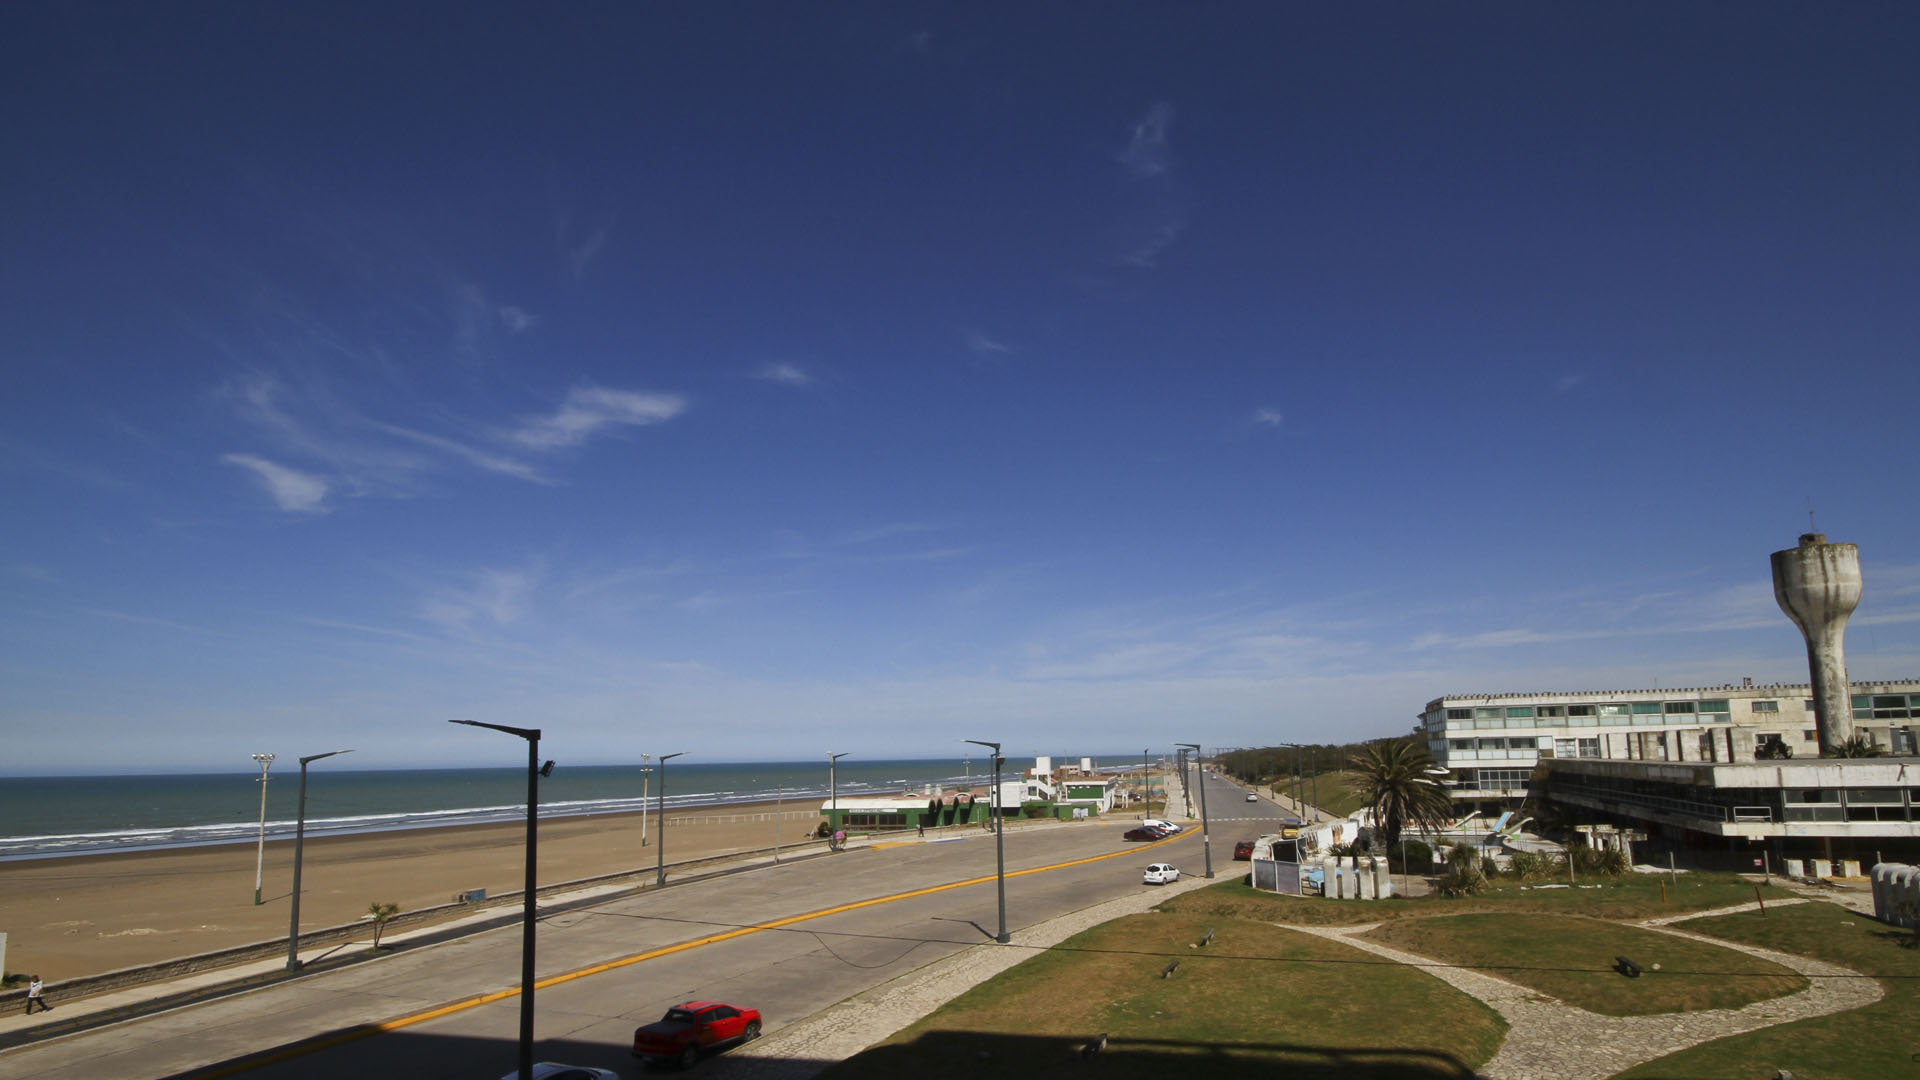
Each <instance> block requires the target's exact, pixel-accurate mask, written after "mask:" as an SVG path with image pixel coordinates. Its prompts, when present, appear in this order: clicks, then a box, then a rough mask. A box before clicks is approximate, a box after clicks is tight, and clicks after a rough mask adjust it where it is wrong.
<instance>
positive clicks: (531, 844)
mask: <svg viewBox="0 0 1920 1080" xmlns="http://www.w3.org/2000/svg"><path fill="white" fill-rule="evenodd" d="M447 723H449V724H465V725H466V726H468V727H483V728H492V729H493V730H495V731H504V732H506V733H507V734H509V735H518V736H519V737H521V738H522V739H525V740H527V881H526V889H525V896H524V901H523V904H522V911H521V925H520V1067H519V1070H520V1080H533V928H534V921H535V920H534V893H535V891H537V890H538V888H539V874H538V867H539V850H540V816H539V814H540V774H541V773H542V772H543V771H551V770H552V766H553V763H552V762H548V763H547V768H546V769H545V770H543V769H542V768H541V766H540V729H539V728H517V727H507V726H506V725H505V724H483V723H481V722H480V721H478V720H449V721H447Z"/></svg>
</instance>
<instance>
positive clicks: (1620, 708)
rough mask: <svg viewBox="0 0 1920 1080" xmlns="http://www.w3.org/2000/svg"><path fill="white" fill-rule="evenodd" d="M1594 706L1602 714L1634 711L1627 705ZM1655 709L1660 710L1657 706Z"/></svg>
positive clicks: (1622, 714) (1613, 714)
mask: <svg viewBox="0 0 1920 1080" xmlns="http://www.w3.org/2000/svg"><path fill="white" fill-rule="evenodd" d="M1594 708H1596V709H1598V710H1600V715H1601V716H1626V715H1627V714H1628V713H1630V712H1631V711H1632V710H1631V709H1630V708H1629V707H1628V706H1626V705H1596V706H1594ZM1653 711H1654V712H1659V711H1660V710H1659V709H1658V708H1655V709H1654V710H1653Z"/></svg>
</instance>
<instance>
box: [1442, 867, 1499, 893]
mask: <svg viewBox="0 0 1920 1080" xmlns="http://www.w3.org/2000/svg"><path fill="white" fill-rule="evenodd" d="M1486 887H1487V876H1486V875H1485V874H1483V873H1481V872H1480V860H1479V859H1477V858H1471V857H1470V858H1465V859H1458V860H1449V861H1448V863H1447V872H1446V874H1445V875H1444V876H1442V877H1441V878H1440V884H1439V886H1438V888H1439V890H1440V895H1441V896H1472V895H1473V894H1474V893H1477V892H1479V891H1480V890H1481V889H1484V888H1486Z"/></svg>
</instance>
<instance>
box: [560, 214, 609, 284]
mask: <svg viewBox="0 0 1920 1080" xmlns="http://www.w3.org/2000/svg"><path fill="white" fill-rule="evenodd" d="M556 235H557V238H558V240H559V242H560V253H561V256H562V257H563V258H565V259H566V262H567V269H568V270H569V271H571V272H572V273H573V276H574V277H576V278H579V277H584V276H586V273H587V264H589V263H591V262H593V258H594V256H596V255H598V254H600V249H601V248H604V247H606V246H607V240H608V238H610V237H611V236H612V235H613V226H612V225H611V224H607V225H602V226H600V227H599V228H597V229H595V230H593V231H592V232H590V233H588V234H587V235H585V236H583V237H578V238H576V237H572V236H570V235H569V232H568V223H567V220H566V219H565V218H562V219H561V220H560V224H559V227H558V229H557V230H556Z"/></svg>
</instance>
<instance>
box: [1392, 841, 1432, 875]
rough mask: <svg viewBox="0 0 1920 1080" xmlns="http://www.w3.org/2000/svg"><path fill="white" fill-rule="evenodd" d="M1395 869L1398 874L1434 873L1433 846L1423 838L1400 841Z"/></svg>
mask: <svg viewBox="0 0 1920 1080" xmlns="http://www.w3.org/2000/svg"><path fill="white" fill-rule="evenodd" d="M1393 871H1394V873H1397V874H1431V873H1433V848H1432V847H1430V846H1428V845H1427V843H1426V842H1425V841H1422V840H1402V841H1400V850H1399V852H1398V853H1397V855H1396V858H1395V859H1394V866H1393Z"/></svg>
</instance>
